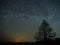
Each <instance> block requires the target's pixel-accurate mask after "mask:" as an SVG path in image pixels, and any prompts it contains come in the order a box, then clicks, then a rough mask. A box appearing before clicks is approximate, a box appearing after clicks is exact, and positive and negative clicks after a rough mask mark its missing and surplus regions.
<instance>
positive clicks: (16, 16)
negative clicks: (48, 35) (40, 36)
mask: <svg viewBox="0 0 60 45" xmlns="http://www.w3.org/2000/svg"><path fill="white" fill-rule="evenodd" d="M43 19H46V20H47V22H48V23H49V24H50V25H51V26H52V28H53V30H54V31H55V32H56V37H60V0H0V37H1V36H4V37H8V38H9V39H10V40H12V41H21V42H22V41H34V40H35V39H34V34H35V33H36V32H37V31H38V27H39V26H40V24H41V22H42V20H43Z"/></svg>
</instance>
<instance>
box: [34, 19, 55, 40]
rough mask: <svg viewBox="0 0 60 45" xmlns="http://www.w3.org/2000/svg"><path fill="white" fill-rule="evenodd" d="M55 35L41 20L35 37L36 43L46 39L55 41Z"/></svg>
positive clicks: (44, 21) (45, 22)
mask: <svg viewBox="0 0 60 45" xmlns="http://www.w3.org/2000/svg"><path fill="white" fill-rule="evenodd" d="M55 35H56V33H55V32H53V30H52V27H50V26H49V24H48V23H47V21H46V20H44V19H43V22H42V24H41V26H40V27H39V31H38V32H37V33H36V35H35V39H36V41H43V40H47V39H52V40H53V39H55Z"/></svg>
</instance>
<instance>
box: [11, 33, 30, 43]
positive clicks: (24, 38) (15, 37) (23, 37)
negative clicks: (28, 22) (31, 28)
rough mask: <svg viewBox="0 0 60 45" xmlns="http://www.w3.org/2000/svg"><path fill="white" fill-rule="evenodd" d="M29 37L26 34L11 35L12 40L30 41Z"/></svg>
mask: <svg viewBox="0 0 60 45" xmlns="http://www.w3.org/2000/svg"><path fill="white" fill-rule="evenodd" d="M30 38H31V37H30V35H28V34H21V35H20V36H13V37H12V42H31V41H30Z"/></svg>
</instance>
